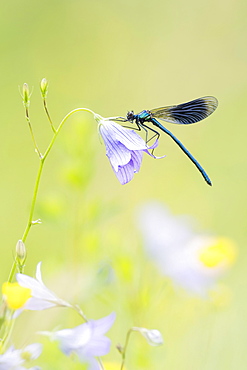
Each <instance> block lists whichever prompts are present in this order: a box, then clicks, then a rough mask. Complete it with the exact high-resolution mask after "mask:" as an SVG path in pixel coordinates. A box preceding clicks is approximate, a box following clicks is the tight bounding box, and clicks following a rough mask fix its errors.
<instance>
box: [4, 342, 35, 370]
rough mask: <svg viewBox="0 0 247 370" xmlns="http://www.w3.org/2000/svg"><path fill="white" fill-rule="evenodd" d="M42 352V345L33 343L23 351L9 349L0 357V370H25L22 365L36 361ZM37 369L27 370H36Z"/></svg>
mask: <svg viewBox="0 0 247 370" xmlns="http://www.w3.org/2000/svg"><path fill="white" fill-rule="evenodd" d="M41 352H42V345H41V344H39V343H33V344H30V345H29V346H27V347H25V348H23V349H15V348H14V347H13V346H12V347H10V348H9V349H8V350H7V351H6V352H5V353H3V354H2V355H0V370H25V369H26V368H25V367H23V366H22V365H23V364H25V362H28V361H31V360H36V359H37V358H38V357H39V356H40V354H41ZM38 369H39V368H38V367H32V368H29V370H38Z"/></svg>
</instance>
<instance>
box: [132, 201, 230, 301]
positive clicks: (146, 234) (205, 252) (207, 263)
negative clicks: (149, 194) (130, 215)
mask: <svg viewBox="0 0 247 370" xmlns="http://www.w3.org/2000/svg"><path fill="white" fill-rule="evenodd" d="M138 219H139V227H140V229H141V231H142V234H143V238H144V247H145V249H146V252H147V253H148V255H149V256H150V257H151V258H152V259H153V260H154V261H155V262H156V264H157V266H158V267H159V269H160V271H161V272H162V273H163V274H164V275H165V276H167V277H169V278H170V279H171V280H172V281H173V282H174V283H175V285H177V286H180V287H182V288H184V289H185V290H187V292H189V293H192V294H197V295H199V296H201V297H203V298H211V296H212V295H213V293H214V292H216V293H217V291H218V290H219V289H218V284H217V282H218V279H219V278H220V277H221V276H222V275H223V274H224V273H225V272H226V271H227V270H228V269H229V267H231V266H232V264H233V263H234V261H235V258H236V246H235V243H234V242H233V241H232V240H230V239H228V238H225V237H216V236H211V235H207V234H200V233H196V232H195V231H194V230H193V224H192V222H190V221H192V220H190V219H189V218H188V217H184V216H174V215H172V214H171V213H170V212H169V210H168V209H166V208H165V207H164V206H163V205H162V204H160V203H158V202H150V203H147V204H145V205H144V206H142V207H141V209H139V216H138ZM219 296H220V292H219V294H218V293H217V296H216V295H215V298H218V297H219Z"/></svg>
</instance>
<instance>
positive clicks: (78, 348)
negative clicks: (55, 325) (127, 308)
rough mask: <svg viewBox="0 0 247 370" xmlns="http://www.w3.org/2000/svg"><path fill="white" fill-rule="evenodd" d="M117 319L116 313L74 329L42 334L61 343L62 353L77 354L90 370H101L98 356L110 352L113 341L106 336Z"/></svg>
mask: <svg viewBox="0 0 247 370" xmlns="http://www.w3.org/2000/svg"><path fill="white" fill-rule="evenodd" d="M115 318H116V315H115V313H114V312H113V313H111V314H110V315H109V316H106V317H103V318H102V319H99V320H90V321H89V322H87V323H85V324H81V325H79V326H76V327H75V328H73V329H63V330H59V331H56V332H41V334H44V335H48V336H49V337H50V339H51V340H58V341H59V342H60V348H61V351H62V352H63V353H64V354H65V355H67V356H69V355H70V354H72V353H76V354H77V355H78V357H79V359H80V361H81V362H82V363H87V364H88V365H89V369H90V370H100V366H99V363H98V361H97V360H96V359H95V357H97V356H104V355H106V354H107V353H108V352H109V350H110V345H111V341H110V339H109V338H107V337H105V336H104V334H105V333H106V332H107V331H108V330H109V329H110V328H111V326H112V324H113V322H114V320H115Z"/></svg>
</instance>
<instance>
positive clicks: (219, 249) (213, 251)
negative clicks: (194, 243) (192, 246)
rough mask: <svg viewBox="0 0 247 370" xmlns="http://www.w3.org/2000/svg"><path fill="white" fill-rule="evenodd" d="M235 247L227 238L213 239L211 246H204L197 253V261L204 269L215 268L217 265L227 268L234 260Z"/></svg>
mask: <svg viewBox="0 0 247 370" xmlns="http://www.w3.org/2000/svg"><path fill="white" fill-rule="evenodd" d="M236 254H237V251H236V246H235V243H234V242H233V241H231V240H230V239H227V238H215V239H214V240H212V244H209V245H208V246H205V248H203V249H202V250H201V251H200V253H199V260H200V261H201V262H202V263H203V265H204V266H206V267H211V268H213V267H217V266H219V265H224V266H229V265H232V264H233V263H234V262H235V260H236Z"/></svg>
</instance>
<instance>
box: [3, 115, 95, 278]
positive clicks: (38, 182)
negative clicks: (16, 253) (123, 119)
mask: <svg viewBox="0 0 247 370" xmlns="http://www.w3.org/2000/svg"><path fill="white" fill-rule="evenodd" d="M77 112H88V113H92V114H93V115H94V116H95V113H94V112H93V111H92V110H91V109H87V108H77V109H74V110H72V111H71V112H69V113H68V114H67V115H66V116H65V117H64V118H63V120H62V121H61V122H60V124H59V126H58V128H57V130H55V133H54V135H53V138H52V140H51V142H50V144H49V145H48V147H47V149H46V151H45V154H44V155H43V156H42V155H41V153H40V152H39V151H38V149H37V146H36V145H35V148H36V150H37V151H38V154H39V158H40V164H39V169H38V173H37V177H36V181H35V185H34V191H33V198H32V203H31V208H30V213H29V218H28V222H27V225H26V228H25V231H24V233H23V236H22V241H23V242H25V241H26V239H27V236H28V233H29V231H30V228H31V226H32V225H33V214H34V208H35V204H36V199H37V194H38V189H39V184H40V178H41V174H42V170H43V167H44V162H45V160H46V158H47V156H48V154H49V153H50V150H51V148H52V147H53V144H54V143H55V141H56V138H57V136H58V134H59V132H60V131H61V129H62V127H63V125H64V123H65V122H66V121H67V119H68V118H69V117H70V116H72V114H74V113H77ZM26 113H27V114H26V118H27V121H28V123H30V121H29V117H28V112H26ZM29 127H30V130H31V134H32V128H31V125H30V124H29ZM32 137H33V135H32ZM33 140H34V137H33ZM34 143H35V140H34ZM15 270H16V260H15V261H14V263H13V265H12V268H11V271H10V274H9V278H8V282H11V281H12V279H13V276H14V273H15Z"/></svg>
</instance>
